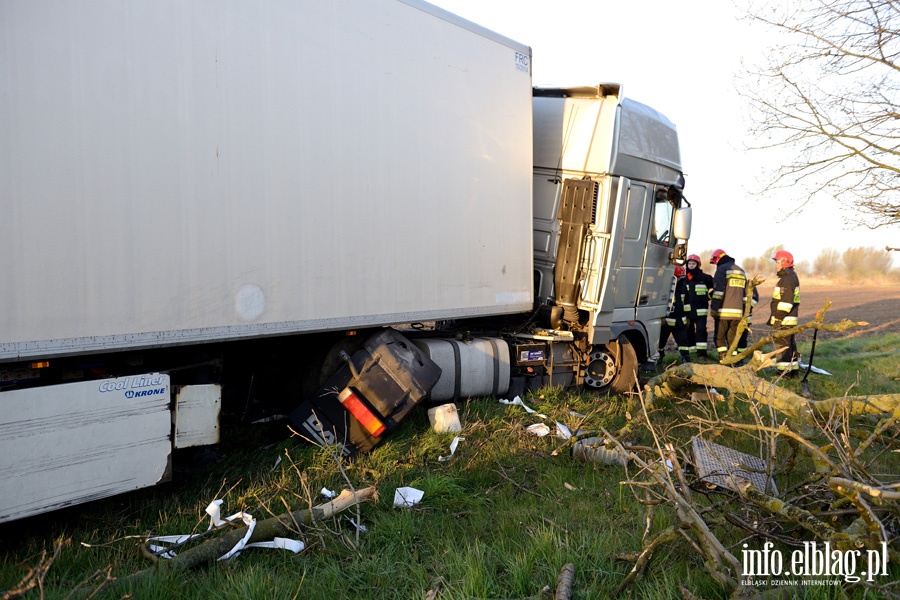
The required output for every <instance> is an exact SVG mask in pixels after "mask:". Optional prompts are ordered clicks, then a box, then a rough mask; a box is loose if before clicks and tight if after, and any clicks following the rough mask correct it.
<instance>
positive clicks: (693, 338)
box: [686, 254, 713, 358]
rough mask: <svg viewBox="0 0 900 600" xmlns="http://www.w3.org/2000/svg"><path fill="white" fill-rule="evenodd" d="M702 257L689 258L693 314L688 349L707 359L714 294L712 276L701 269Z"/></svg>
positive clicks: (689, 289)
mask: <svg viewBox="0 0 900 600" xmlns="http://www.w3.org/2000/svg"><path fill="white" fill-rule="evenodd" d="M700 262H701V261H700V257H699V256H698V255H696V254H691V255H690V256H688V257H687V275H686V280H687V288H688V295H689V296H690V298H691V314H690V315H689V318H688V330H687V335H688V348H689V349H690V350H691V351H692V352H696V353H697V356H698V357H701V358H706V357H707V356H708V354H707V348H708V346H709V345H708V343H707V342H708V340H709V334H708V333H707V331H706V321H707V316H708V313H709V295H710V293H712V287H713V278H712V275H710V274H708V273H704V272H703V269H701V268H700Z"/></svg>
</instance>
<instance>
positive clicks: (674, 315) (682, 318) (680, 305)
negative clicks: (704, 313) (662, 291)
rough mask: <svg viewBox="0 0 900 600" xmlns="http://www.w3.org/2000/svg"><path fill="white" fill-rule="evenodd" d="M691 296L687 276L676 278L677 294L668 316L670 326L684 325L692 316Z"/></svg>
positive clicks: (667, 320)
mask: <svg viewBox="0 0 900 600" xmlns="http://www.w3.org/2000/svg"><path fill="white" fill-rule="evenodd" d="M691 313H692V311H691V297H690V293H689V292H688V286H687V277H676V278H675V296H674V298H673V302H672V308H671V310H670V311H669V314H668V315H667V316H666V325H668V326H669V327H684V326H685V325H687V321H688V319H689V318H690V317H691Z"/></svg>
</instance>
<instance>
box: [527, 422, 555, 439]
mask: <svg viewBox="0 0 900 600" xmlns="http://www.w3.org/2000/svg"><path fill="white" fill-rule="evenodd" d="M525 431H527V432H528V433H530V434H533V435H536V436H538V437H544V436H545V435H549V434H550V426H549V425H546V424H544V423H535V424H534V425H529V426H528V427H526V428H525Z"/></svg>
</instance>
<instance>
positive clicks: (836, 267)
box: [813, 248, 842, 277]
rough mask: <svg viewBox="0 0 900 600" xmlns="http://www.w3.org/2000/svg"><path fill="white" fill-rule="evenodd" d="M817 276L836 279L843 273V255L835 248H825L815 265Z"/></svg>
mask: <svg viewBox="0 0 900 600" xmlns="http://www.w3.org/2000/svg"><path fill="white" fill-rule="evenodd" d="M813 265H814V266H813V269H815V272H816V275H820V276H822V277H836V276H837V275H839V274H841V273H842V269H841V253H840V252H839V251H838V250H835V249H834V248H825V249H824V250H822V252H821V253H820V254H819V256H817V257H816V260H815V262H814V263H813Z"/></svg>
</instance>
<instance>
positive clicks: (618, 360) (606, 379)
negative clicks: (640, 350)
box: [584, 336, 638, 394]
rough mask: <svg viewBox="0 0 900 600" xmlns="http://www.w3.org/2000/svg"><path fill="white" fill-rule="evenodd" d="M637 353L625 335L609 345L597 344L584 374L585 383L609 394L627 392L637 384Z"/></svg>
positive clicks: (631, 390)
mask: <svg viewBox="0 0 900 600" xmlns="http://www.w3.org/2000/svg"><path fill="white" fill-rule="evenodd" d="M637 368H638V360H637V353H636V352H635V351H634V346H632V345H631V342H629V341H628V338H626V337H625V336H620V337H619V338H618V339H617V340H616V342H615V343H614V344H610V345H609V346H595V347H594V351H593V352H591V356H590V360H589V362H588V367H587V373H586V374H585V376H584V383H585V385H587V386H589V387H592V388H596V389H598V390H600V391H601V392H606V393H609V394H627V393H628V392H633V391H634V389H635V387H636V386H637V376H636V375H635V371H636V370H637Z"/></svg>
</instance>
